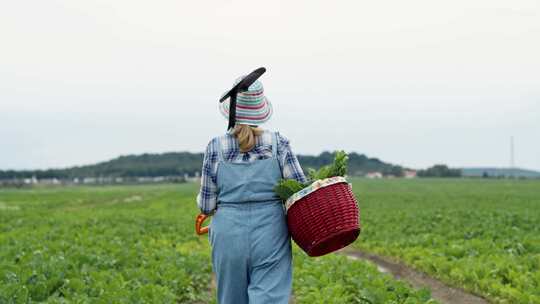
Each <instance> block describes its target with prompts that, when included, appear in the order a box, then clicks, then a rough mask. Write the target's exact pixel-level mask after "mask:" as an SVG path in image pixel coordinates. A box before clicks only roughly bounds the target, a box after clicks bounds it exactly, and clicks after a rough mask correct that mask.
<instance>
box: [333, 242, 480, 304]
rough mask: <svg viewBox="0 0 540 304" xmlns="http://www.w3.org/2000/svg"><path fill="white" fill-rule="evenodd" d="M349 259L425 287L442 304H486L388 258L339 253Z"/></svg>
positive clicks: (365, 254)
mask: <svg viewBox="0 0 540 304" xmlns="http://www.w3.org/2000/svg"><path fill="white" fill-rule="evenodd" d="M339 253H340V254H344V255H346V256H348V257H349V258H351V259H361V260H367V261H370V262H372V263H374V264H375V265H377V268H378V269H379V271H381V272H386V273H389V274H391V275H392V276H394V278H396V279H399V280H404V281H407V282H409V283H410V284H411V285H412V286H413V287H415V288H422V287H427V288H429V289H431V297H432V298H433V299H435V300H437V301H438V302H440V303H443V304H446V303H448V304H487V303H489V302H488V301H487V300H486V299H483V298H481V297H479V296H477V295H474V294H471V293H468V292H466V291H464V290H462V289H459V288H455V287H451V286H448V285H446V284H444V283H442V282H441V281H439V280H436V279H434V278H432V277H430V276H428V275H426V274H425V273H423V272H420V271H417V270H414V269H412V268H411V267H408V266H407V265H405V264H403V263H399V262H395V261H392V260H390V259H388V258H385V257H381V256H378V255H374V254H370V253H366V252H363V251H360V250H357V249H351V248H346V249H343V250H341V251H340V252H339Z"/></svg>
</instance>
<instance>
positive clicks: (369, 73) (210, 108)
mask: <svg viewBox="0 0 540 304" xmlns="http://www.w3.org/2000/svg"><path fill="white" fill-rule="evenodd" d="M539 54H540V1H538V0H531V1H529V0H514V1H493V0H455V1H434V0H422V1H420V0H412V1H398V0H393V1H389V0H387V1H314V0H311V1H275V0H274V1H253V0H252V1H223V0H221V1H181V0H176V1H169V0H167V1H133V0H131V1H127V0H116V1H111V0H107V1H105V0H93V1H81V0H48V1H42V0H34V1H30V0H18V1H4V2H2V3H1V4H0V169H8V168H15V169H21V168H47V167H64V166H71V165H80V164H88V163H94V162H98V161H102V160H107V159H110V158H113V157H116V156H118V155H121V154H132V153H143V152H166V151H184V150H187V151H193V152H196V151H197V152H198V151H203V149H204V147H205V145H206V143H207V142H208V140H209V139H210V138H211V137H213V136H215V135H217V134H219V133H221V132H223V131H224V130H225V128H226V121H225V119H223V118H222V117H221V116H220V114H219V113H218V111H217V104H218V98H219V97H220V95H221V94H222V93H223V91H225V90H226V89H227V88H229V86H230V85H231V84H232V82H233V81H234V79H235V78H236V77H238V76H240V75H241V74H245V73H247V72H250V71H251V70H253V69H255V68H257V67H259V66H265V67H266V68H267V69H268V72H267V73H266V74H265V75H264V76H263V78H262V79H261V80H262V82H263V84H264V86H265V90H266V94H267V96H268V98H269V99H270V100H271V101H272V102H273V104H274V109H275V113H274V117H273V119H272V121H271V123H269V124H267V127H268V128H271V129H277V130H280V131H281V133H282V134H284V135H285V136H287V137H289V138H290V139H291V142H292V144H293V148H294V149H295V151H296V152H297V153H303V154H316V153H320V152H321V151H323V150H333V149H345V150H346V151H357V152H359V153H365V154H367V155H368V156H372V157H379V158H381V159H382V160H385V161H390V162H393V163H397V164H402V165H405V166H409V167H413V168H422V167H427V166H430V165H432V164H434V163H447V164H449V165H451V166H508V165H509V162H510V160H509V159H510V156H509V155H510V152H509V141H510V136H512V135H513V136H515V146H516V152H515V154H516V156H515V159H516V165H518V166H519V167H525V168H532V169H537V170H538V169H540V55H539Z"/></svg>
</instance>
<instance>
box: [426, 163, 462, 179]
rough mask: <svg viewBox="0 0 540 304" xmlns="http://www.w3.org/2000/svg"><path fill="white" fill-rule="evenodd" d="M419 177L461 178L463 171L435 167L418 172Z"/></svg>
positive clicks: (446, 167) (445, 166)
mask: <svg viewBox="0 0 540 304" xmlns="http://www.w3.org/2000/svg"><path fill="white" fill-rule="evenodd" d="M416 175H417V176H418V177H461V175H462V172H461V169H452V168H449V167H448V166H447V165H435V166H433V167H430V168H427V169H425V170H418V171H417V172H416Z"/></svg>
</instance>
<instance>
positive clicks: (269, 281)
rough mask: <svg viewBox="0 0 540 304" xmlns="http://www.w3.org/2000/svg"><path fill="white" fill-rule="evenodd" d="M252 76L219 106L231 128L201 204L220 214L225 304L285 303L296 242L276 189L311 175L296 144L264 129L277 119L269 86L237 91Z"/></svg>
mask: <svg viewBox="0 0 540 304" xmlns="http://www.w3.org/2000/svg"><path fill="white" fill-rule="evenodd" d="M263 73H264V71H263ZM261 74H262V73H261ZM250 75H251V74H250ZM250 75H248V76H246V77H241V78H239V79H237V81H236V83H235V87H234V88H233V90H231V91H230V92H232V95H231V96H230V98H228V99H227V100H226V101H225V102H224V103H221V105H220V110H221V113H222V114H223V115H224V116H225V117H226V118H229V120H230V124H229V126H231V127H232V128H230V129H229V132H227V133H226V134H225V135H222V136H219V137H216V138H214V139H212V140H211V141H210V143H209V144H208V146H207V148H206V152H205V155H204V161H203V169H202V176H201V177H202V180H201V190H200V193H199V195H198V197H197V204H198V206H199V208H200V209H201V212H202V213H204V214H213V217H212V222H211V224H210V232H209V239H210V243H211V246H212V267H213V270H214V272H215V274H216V280H217V296H218V302H219V303H220V304H229V303H231V304H232V303H234V304H243V303H250V304H253V303H272V304H276V303H278V304H279V303H284V304H285V303H288V299H289V296H290V293H291V287H292V264H291V262H292V256H291V242H290V237H289V233H288V230H287V223H286V218H285V211H284V207H283V204H282V202H281V201H280V200H279V198H278V197H277V196H276V194H275V193H274V191H273V188H274V186H275V185H276V183H277V182H278V181H279V179H281V178H282V177H283V178H292V179H296V180H298V181H300V182H305V179H306V178H305V176H304V173H303V172H302V168H301V167H300V165H299V163H298V160H297V158H296V156H295V155H294V154H293V153H292V151H291V148H290V146H289V141H288V140H287V139H286V138H285V137H283V136H281V135H280V134H279V133H276V132H270V131H265V130H262V129H260V128H259V127H258V126H259V125H260V124H262V123H264V122H265V121H267V120H268V119H269V118H270V116H271V115H272V107H271V104H270V103H269V101H268V99H266V97H265V96H264V91H263V86H262V84H261V83H260V82H259V81H256V80H254V82H251V83H252V84H251V83H250V84H248V86H246V88H245V91H243V92H242V90H238V89H236V91H235V88H238V85H240V84H242V81H244V80H245V79H247V78H248V77H250ZM259 76H260V75H259ZM230 92H229V93H230ZM235 97H236V98H235ZM235 104H236V105H235ZM233 106H236V107H235V109H236V111H231V113H229V109H230V108H232V107H233ZM229 114H231V115H229Z"/></svg>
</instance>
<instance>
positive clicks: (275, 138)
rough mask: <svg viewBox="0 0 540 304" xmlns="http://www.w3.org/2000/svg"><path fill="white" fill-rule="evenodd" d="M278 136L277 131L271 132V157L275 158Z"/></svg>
mask: <svg viewBox="0 0 540 304" xmlns="http://www.w3.org/2000/svg"><path fill="white" fill-rule="evenodd" d="M277 145H278V138H277V132H272V157H273V158H277Z"/></svg>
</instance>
